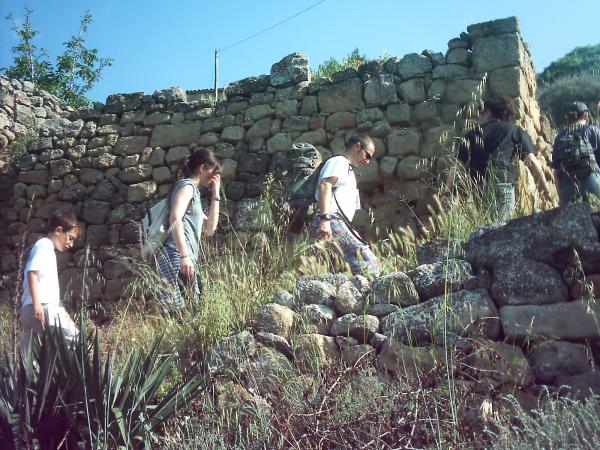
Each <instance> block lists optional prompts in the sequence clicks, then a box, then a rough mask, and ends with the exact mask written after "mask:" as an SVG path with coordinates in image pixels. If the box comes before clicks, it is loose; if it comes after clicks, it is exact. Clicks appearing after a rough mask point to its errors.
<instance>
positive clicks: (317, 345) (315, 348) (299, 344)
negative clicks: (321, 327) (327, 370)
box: [294, 334, 342, 372]
mask: <svg viewBox="0 0 600 450" xmlns="http://www.w3.org/2000/svg"><path fill="white" fill-rule="evenodd" d="M294 357H295V360H296V363H297V364H298V367H299V368H300V370H302V371H303V372H316V371H318V370H319V369H321V368H323V367H327V366H331V365H338V364H339V363H340V360H341V357H342V355H341V353H340V349H339V348H338V346H337V344H336V343H335V340H334V339H333V338H332V337H330V336H323V335H321V334H302V335H300V336H298V338H297V339H296V348H295V349H294Z"/></svg>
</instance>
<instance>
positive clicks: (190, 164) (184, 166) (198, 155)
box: [175, 148, 223, 181]
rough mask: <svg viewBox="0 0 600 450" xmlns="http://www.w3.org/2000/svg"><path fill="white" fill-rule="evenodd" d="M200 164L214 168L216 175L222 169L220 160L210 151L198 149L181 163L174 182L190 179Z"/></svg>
mask: <svg viewBox="0 0 600 450" xmlns="http://www.w3.org/2000/svg"><path fill="white" fill-rule="evenodd" d="M202 164H204V165H205V166H207V167H211V168H215V169H216V171H217V173H220V172H221V169H222V167H223V164H222V163H221V159H220V158H219V157H218V156H217V155H215V154H214V152H213V151H212V150H209V149H207V148H200V149H198V150H196V151H195V152H194V153H192V154H191V155H190V156H188V157H187V158H185V159H184V160H183V161H182V162H181V165H180V166H179V170H178V171H177V176H176V179H175V181H179V180H181V179H183V178H190V177H192V176H193V175H194V172H196V171H197V170H198V168H199V167H200V166H201V165H202Z"/></svg>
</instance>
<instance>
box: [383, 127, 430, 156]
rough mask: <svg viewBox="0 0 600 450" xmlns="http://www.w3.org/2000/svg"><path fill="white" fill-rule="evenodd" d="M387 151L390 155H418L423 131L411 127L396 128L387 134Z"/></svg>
mask: <svg viewBox="0 0 600 450" xmlns="http://www.w3.org/2000/svg"><path fill="white" fill-rule="evenodd" d="M386 143H387V152H388V155H390V156H407V155H418V154H419V150H420V146H421V133H419V132H418V131H415V130H413V129H411V128H401V129H399V130H394V131H392V132H391V133H390V134H388V135H387V138H386Z"/></svg>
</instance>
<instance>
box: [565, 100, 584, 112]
mask: <svg viewBox="0 0 600 450" xmlns="http://www.w3.org/2000/svg"><path fill="white" fill-rule="evenodd" d="M587 110H588V107H587V106H586V104H585V103H583V102H573V103H571V104H570V105H569V112H578V113H580V112H585V111H587Z"/></svg>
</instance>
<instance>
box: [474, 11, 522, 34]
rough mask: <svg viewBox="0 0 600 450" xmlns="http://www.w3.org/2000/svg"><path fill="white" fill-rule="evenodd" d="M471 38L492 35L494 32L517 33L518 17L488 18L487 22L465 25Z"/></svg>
mask: <svg viewBox="0 0 600 450" xmlns="http://www.w3.org/2000/svg"><path fill="white" fill-rule="evenodd" d="M467 31H468V32H469V34H470V36H471V38H478V37H485V36H492V35H496V34H505V33H518V32H519V18H518V17H515V16H511V17H507V18H505V19H496V20H490V21H488V22H482V23H475V24H473V25H469V26H468V27H467Z"/></svg>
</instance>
